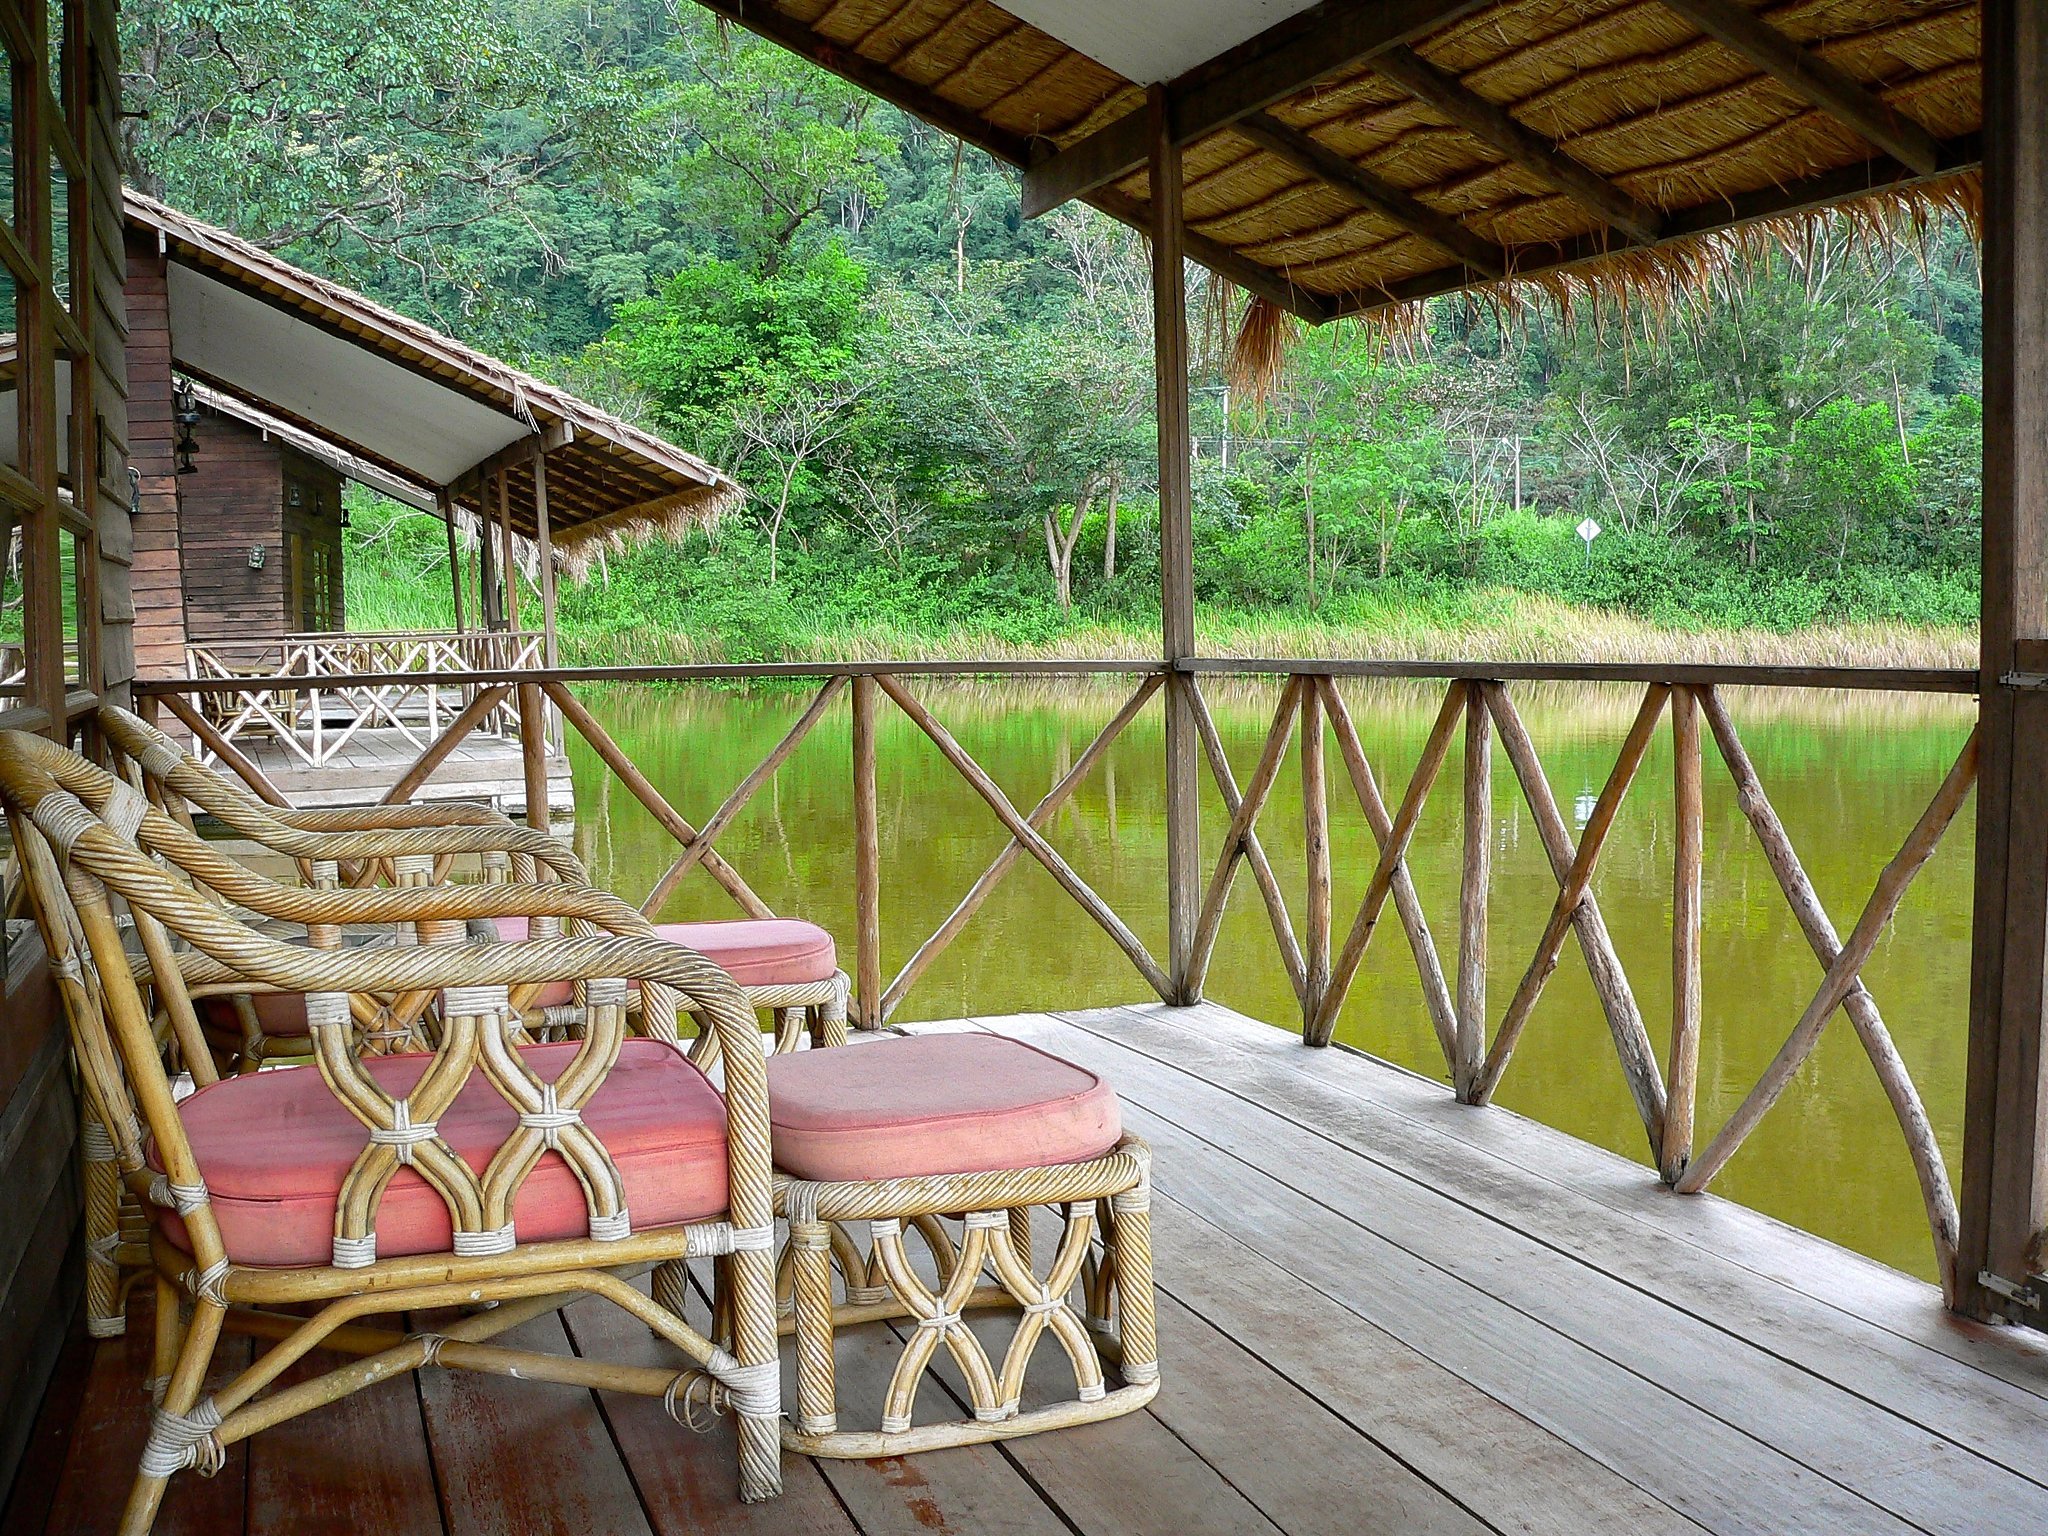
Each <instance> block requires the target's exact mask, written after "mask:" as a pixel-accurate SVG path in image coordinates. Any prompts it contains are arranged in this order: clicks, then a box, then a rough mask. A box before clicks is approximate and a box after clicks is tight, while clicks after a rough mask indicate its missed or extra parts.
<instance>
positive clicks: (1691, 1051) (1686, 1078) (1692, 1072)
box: [1657, 687, 1704, 1184]
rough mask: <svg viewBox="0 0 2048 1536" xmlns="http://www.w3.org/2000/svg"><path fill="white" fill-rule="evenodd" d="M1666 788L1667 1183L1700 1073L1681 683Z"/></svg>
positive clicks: (1695, 842) (1698, 821)
mask: <svg viewBox="0 0 2048 1536" xmlns="http://www.w3.org/2000/svg"><path fill="white" fill-rule="evenodd" d="M1671 792H1672V799H1673V801H1674V802H1675V803H1676V806H1677V810H1678V814H1677V818H1676V820H1677V825H1676V830H1675V832H1674V834H1673V848H1672V854H1671V1052H1670V1055H1669V1056H1668V1057H1667V1058H1666V1064H1665V1068H1664V1075H1665V1083H1664V1088H1665V1097H1664V1133H1663V1138H1662V1143H1661V1145H1660V1147H1659V1149H1658V1157H1657V1163H1658V1168H1659V1170H1660V1171H1661V1172H1662V1174H1663V1176H1664V1182H1665V1183H1666V1184H1676V1183H1677V1182H1678V1177H1679V1175H1680V1174H1682V1173H1684V1172H1685V1165H1686V1163H1687V1162H1688V1161H1690V1160H1691V1158H1692V1130H1693V1105H1694V1103H1695V1101H1696V1098H1697V1095H1698V1088H1699V1075H1700V918H1701V906H1700V859H1701V844H1702V840H1703V836H1704V833H1703V827H1704V817H1703V814H1702V810H1701V785H1700V701H1699V695H1698V694H1696V693H1694V692H1693V690H1692V689H1690V688H1685V687H1679V688H1674V689H1672V690H1671Z"/></svg>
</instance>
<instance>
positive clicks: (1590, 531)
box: [1579, 517, 1600, 571]
mask: <svg viewBox="0 0 2048 1536" xmlns="http://www.w3.org/2000/svg"><path fill="white" fill-rule="evenodd" d="M1579 537H1580V538H1582V539H1584V540H1585V541H1586V569H1587V570H1589V571H1590V570H1591V569H1593V541H1594V540H1595V539H1597V538H1599V537H1600V525H1599V524H1598V523H1596V522H1594V521H1593V519H1591V518H1590V517H1589V518H1586V519H1584V520H1583V521H1582V522H1580V524H1579Z"/></svg>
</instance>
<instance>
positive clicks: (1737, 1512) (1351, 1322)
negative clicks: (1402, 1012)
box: [4, 1004, 2048, 1536]
mask: <svg viewBox="0 0 2048 1536" xmlns="http://www.w3.org/2000/svg"><path fill="white" fill-rule="evenodd" d="M908 1027H909V1028H911V1029H969V1028H980V1029H990V1030H996V1031H999V1032H1002V1033H1005V1034H1010V1035H1014V1036H1017V1037H1019V1038H1021V1039H1025V1040H1028V1041H1031V1042H1033V1043H1036V1044H1041V1045H1045V1046H1047V1047H1049V1048H1052V1049H1054V1050H1057V1051H1059V1052H1061V1053H1062V1054H1065V1055H1067V1056H1070V1057H1072V1058H1073V1059H1075V1060H1077V1061H1081V1062H1083V1063H1086V1064H1087V1065H1089V1066H1091V1067H1094V1068H1096V1069H1098V1070H1100V1071H1103V1072H1104V1073H1105V1074H1106V1075H1108V1076H1110V1077H1111V1078H1112V1080H1113V1081H1114V1082H1115V1083H1116V1084H1117V1085H1118V1087H1119V1089H1120V1090H1121V1092H1122V1094H1123V1098H1124V1103H1125V1107H1126V1115H1127V1120H1128V1123H1129V1124H1131V1125H1132V1126H1133V1127H1134V1128H1135V1129H1137V1130H1138V1131H1139V1132H1141V1133H1142V1134H1143V1135H1144V1136H1145V1137H1146V1138H1148V1139H1149V1140H1150V1141H1151V1143H1152V1145H1153V1147H1154V1150H1155V1153H1156V1157H1157V1163H1156V1168H1155V1176H1156V1181H1157V1187H1156V1191H1155V1196H1154V1203H1153V1234H1154V1243H1155V1246H1156V1249H1157V1258H1158V1275H1159V1285H1160V1291H1161V1296H1160V1330H1159V1331H1160V1342H1161V1348H1162V1352H1163V1358H1164V1378H1163V1380H1164V1383H1165V1390H1164V1391H1163V1392H1162V1393H1161V1395H1160V1397H1159V1398H1158V1400H1157V1401H1156V1402H1155V1403H1154V1404H1153V1405H1152V1407H1151V1408H1150V1409H1149V1410H1146V1411H1144V1412H1141V1413H1138V1414H1135V1415H1132V1416H1130V1417H1127V1418H1124V1419H1119V1420H1115V1421H1112V1422H1109V1423H1105V1424H1097V1425H1091V1426H1087V1427H1083V1428H1079V1429H1074V1430H1069V1431H1065V1432H1062V1433H1058V1434H1053V1435H1043V1436H1037V1437H1034V1438H1031V1439H1026V1440H1021V1441H1015V1442H1011V1443H1010V1444H1008V1445H1006V1446H1001V1447H995V1446H984V1447H978V1448H973V1449H965V1450H949V1451H939V1452H933V1453H928V1454H924V1455H919V1456H916V1457H912V1458H908V1459H902V1460H890V1461H879V1462H827V1461H817V1462H813V1461H805V1460H798V1459H795V1458H790V1459H789V1460H788V1462H787V1465H786V1468H785V1472H786V1477H787V1492H786V1493H785V1494H784V1495H783V1497H782V1498H781V1499H780V1500H778V1501H776V1502H773V1503H769V1504H764V1505H755V1506H742V1505H740V1504H738V1503H737V1502H736V1501H735V1499H734V1496H733V1483H732V1450H731V1446H730V1444H729V1434H728V1432H727V1431H726V1429H725V1426H724V1425H723V1423H722V1422H721V1423H717V1424H714V1425H713V1427H712V1428H711V1429H710V1430H709V1432H707V1433H703V1434H693V1433H691V1432H689V1431H688V1430H686V1429H684V1428H682V1427H680V1426H679V1425H677V1424H676V1423H674V1422H672V1421H671V1420H670V1419H669V1418H668V1417H667V1416H666V1415H665V1414H664V1413H663V1411H662V1408H661V1405H660V1404H659V1403H658V1402H656V1401H654V1400H651V1399H642V1398H621V1397H613V1396H608V1395H603V1394H592V1393H589V1392H586V1391H582V1390H579V1389H574V1388H569V1387H561V1386H542V1385H538V1384H534V1383H528V1382H514V1381H506V1380H500V1379H497V1378H494V1377H488V1376H478V1375H473V1374H468V1373H460V1372H449V1373H440V1372H431V1373H427V1374H425V1375H423V1376H417V1377H415V1376H410V1375H408V1376H406V1377H404V1378H402V1379H400V1380H396V1381H392V1382H388V1383H385V1384H383V1385H381V1386H378V1387H375V1388H371V1389H369V1390H367V1391H365V1392H363V1393H361V1394H359V1395H358V1396H356V1397H354V1398H351V1399H348V1400H347V1401H346V1402H345V1403H342V1404H338V1405H336V1406H335V1407H333V1408H330V1409H328V1410H326V1411H324V1412H322V1413H320V1414H316V1415H313V1416H311V1417H308V1418H304V1419H300V1420H295V1421H293V1422H291V1423H289V1424H286V1425H284V1426H282V1427H280V1428H277V1429H273V1430H270V1431H268V1432H266V1433H264V1434H262V1435H259V1436H257V1437H256V1438H255V1439H254V1440H253V1441H251V1442H248V1443H246V1444H243V1445H237V1446H235V1447H234V1448H233V1451H232V1453H231V1454H230V1456H229V1459H228V1463H227V1466H226V1468H225V1469H224V1470H223V1471H222V1472H221V1473H220V1474H219V1475H218V1476H216V1477H214V1478H212V1479H211V1480H205V1481H202V1480H199V1479H196V1478H183V1479H178V1480H175V1481H174V1482H173V1483H172V1485H171V1490H170V1496H169V1498H168V1500H167V1502H166V1504H165V1506H164V1512H163V1516H162V1518H161V1520H160V1521H159V1523H158V1527H157V1529H158V1530H159V1531H161V1532H165V1533H172V1532H206V1533H209V1536H219V1533H227V1532H240V1531H247V1532H250V1533H252V1536H253V1533H257V1532H261V1533H263V1536H296V1533H301V1532H304V1533H312V1532H324V1531H332V1530H335V1529H338V1528H342V1525H343V1523H344V1522H345V1523H346V1526H347V1527H349V1528H354V1529H358V1530H364V1531H391V1532H407V1533H414V1532H418V1533H426V1532H440V1531H446V1532H449V1533H451V1536H452V1533H457V1532H476V1531H541V1530H561V1531H604V1532H607V1533H634V1532H658V1533H673V1536H681V1533H684V1532H697V1531H707V1530H716V1531H720V1532H734V1533H738V1532H745V1531H762V1532H777V1533H783V1532H798V1531H802V1532H806V1533H833V1536H852V1533H855V1532H860V1533H867V1536H876V1533H883V1532H912V1531H920V1532H921V1531H957V1532H971V1533H975V1536H983V1533H994V1532H1045V1533H1048V1536H1057V1533H1060V1532H1080V1533H1084V1536H1125V1533H1147V1532H1159V1533H1162V1536H1166V1533H1171V1536H1197V1533H1204V1532H1216V1533H1232V1536H1236V1533H1248V1532H1268V1533H1271V1532H1275V1531H1284V1532H1287V1533H1288V1536H1306V1533H1314V1532H1330V1533H1333V1536H1334V1533H1339V1532H1343V1533H1351V1532H1357V1531H1361V1530H1365V1531H1373V1532H1375V1533H1381V1536H1391V1533H1397V1532H1424V1531H1426V1532H1472V1533H1477V1532H1484V1531H1499V1532H1508V1531H1530V1532H1554V1533H1558V1536H1585V1533H1593V1532H1611V1533H1615V1536H1623V1533H1626V1536H1643V1533H1651V1532H1657V1533H1664V1532H1695V1531H1702V1530H1704V1531H1714V1532H1727V1533H1734V1532H1765V1531H1768V1532H1795V1531H1797V1532H1823V1531H1825V1532H1830V1533H1837V1532H1842V1533H1846V1532H1866V1531H1868V1532H1908V1531H1927V1532H1976V1531H1994V1530H1995V1531H2014V1532H2017V1531H2031V1530H2041V1529H2044V1528H2048V1468H2044V1467H2043V1466H2042V1464H2041V1462H2040V1459H2039V1457H2038V1456H2036V1455H2034V1454H2033V1450H2032V1448H2034V1447H2038V1446H2039V1445H2040V1444H2041V1436H2042V1435H2043V1434H2044V1433H2048V1346H2044V1344H2043V1342H2042V1341H2041V1339H2040V1338H2039V1337H2038V1336H2037V1335H2032V1334H2030V1333H2029V1332H2028V1331H2026V1330H2021V1329H1998V1330H1994V1329H1990V1328H1985V1327H1980V1326H1976V1325H1972V1324H1965V1323H1962V1322H1958V1321H1956V1320H1954V1319H1953V1318H1952V1317H1949V1316H1947V1315H1945V1314H1944V1313H1943V1312H1942V1310H1941V1307H1940V1298H1939V1296H1938V1295H1937V1294H1936V1292H1935V1291H1934V1289H1933V1287H1931V1286H1929V1285H1926V1284H1924V1283H1922V1282H1920V1281H1917V1280H1914V1279H1912V1278H1910V1277H1908V1276H1905V1275H1903V1274H1900V1273H1898V1272H1897V1271H1894V1270H1890V1269H1887V1268H1885V1267H1883V1266H1881V1265H1879V1264H1876V1263H1874V1262H1872V1261H1870V1260H1868V1259H1865V1258H1862V1257H1860V1256H1858V1255H1856V1254H1853V1253H1850V1252H1848V1251H1846V1250H1844V1249H1841V1248H1837V1247H1835V1246H1833V1245H1832V1244H1829V1243H1827V1242H1824V1241H1822V1240H1821V1239H1819V1238H1816V1237H1813V1236H1810V1235H1808V1234H1806V1233H1803V1232H1800V1231H1797V1230H1795V1229H1793V1228H1790V1227H1787V1226H1784V1225H1782V1224H1780V1223H1778V1222H1776V1221H1773V1220H1770V1219H1769V1218H1766V1217H1763V1216H1759V1215H1757V1214H1755V1213H1754V1212H1751V1211H1749V1210H1746V1209H1744V1208H1742V1207H1740V1206H1737V1205H1734V1204H1731V1203H1729V1202H1726V1201H1724V1200H1721V1199H1719V1198H1717V1197H1715V1196H1712V1195H1707V1196H1701V1197H1697V1198H1680V1197H1676V1196H1673V1195H1672V1194H1670V1193H1669V1192H1668V1191H1666V1190H1663V1189H1660V1188H1659V1187H1658V1186H1657V1184H1656V1180H1655V1178H1654V1176H1653V1175H1652V1174H1651V1173H1650V1172H1649V1171H1648V1170H1647V1169H1645V1168H1643V1167H1642V1166H1640V1165H1638V1164H1634V1163H1631V1162H1629V1161H1627V1160H1626V1159H1623V1158H1619V1157H1616V1156H1614V1155H1612V1154H1609V1153H1606V1152H1602V1151H1599V1150H1596V1149H1594V1148H1592V1147H1590V1146H1588V1145H1586V1144H1585V1143H1583V1142H1580V1141H1577V1140H1574V1139H1573V1138H1571V1137H1569V1136H1566V1135H1563V1134H1561V1133H1559V1132H1556V1131H1553V1130H1549V1129H1546V1128H1545V1127H1543V1126H1540V1125H1538V1124H1536V1123H1534V1122H1532V1121H1529V1120H1526V1119H1524V1118H1522V1117H1520V1116H1518V1115H1515V1114H1512V1113H1509V1112H1507V1111H1505V1110H1501V1109H1499V1108H1492V1109H1487V1110H1475V1109H1473V1108H1470V1107H1467V1106H1463V1105H1460V1104H1458V1103H1456V1102H1454V1101H1453V1100H1452V1099H1451V1098H1450V1096H1449V1095H1448V1094H1446V1093H1445V1091H1444V1089H1443V1087H1442V1085H1441V1084H1436V1083H1431V1082H1428V1081H1426V1080H1424V1079H1422V1078H1420V1077H1417V1076H1414V1075H1412V1074H1410V1073H1408V1072H1405V1071H1402V1070H1400V1069H1398V1068H1395V1067H1391V1066H1388V1065H1386V1064H1385V1063H1383V1062H1380V1061H1377V1060H1374V1059H1372V1058H1369V1057H1365V1056H1362V1055H1358V1054H1356V1053H1353V1052H1349V1051H1346V1050H1343V1049H1334V1050H1324V1051H1310V1050H1307V1049H1304V1048H1303V1047H1302V1046H1301V1045H1300V1043H1299V1041H1298V1039H1297V1038H1296V1037H1295V1036H1293V1035H1292V1034H1291V1033H1290V1032H1287V1031H1283V1030H1281V1029H1278V1028H1273V1027H1270V1026H1268V1025H1265V1024H1261V1023H1258V1022H1256V1021H1254V1020H1251V1019H1248V1018H1246V1017H1244V1016H1243V1015H1241V1014H1236V1013H1232V1012H1231V1011H1229V1010H1227V1009H1224V1008H1221V1007H1219V1006H1217V1005H1214V1004H1202V1005H1199V1006H1198V1007H1196V1008H1194V1009H1178V1010H1170V1011H1169V1010H1166V1009H1164V1008H1161V1007H1157V1006H1152V1005H1147V1006H1143V1007H1131V1008H1121V1009H1109V1010H1099V1011H1093V1012H1081V1013H1037V1014H1025V1015H1019V1016H1013V1017H1007V1018H996V1019H974V1020H958V1021H953V1022H951V1023H946V1024H927V1025H912V1026H908ZM135 1305H136V1306H137V1308H138V1309H141V1308H146V1307H147V1305H148V1303H147V1302H146V1301H138V1302H137V1303H136V1304H135ZM136 1321H137V1322H140V1321H142V1319H141V1318H140V1317H139V1316H138V1317H137V1319H136ZM984 1326H1000V1325H998V1324H994V1323H991V1324H988V1325H984ZM532 1332H533V1333H534V1335H535V1336H536V1339H535V1342H537V1343H539V1344H541V1345H542V1346H543V1347H547V1348H552V1349H561V1348H565V1347H566V1348H577V1349H584V1350H588V1349H593V1348H602V1349H603V1350H604V1351H605V1352H607V1353H609V1354H611V1355H613V1356H614V1357H626V1356H630V1355H632V1354H633V1353H634V1352H639V1353H644V1355H645V1357H646V1359H647V1360H648V1361H649V1362H650V1363H652V1362H656V1361H658V1360H660V1359H661V1358H662V1350H661V1346H659V1345H658V1344H657V1343H656V1342H655V1341H654V1340H653V1339H652V1338H651V1336H649V1335H647V1334H646V1333H645V1332H644V1330H639V1329H638V1326H637V1325H636V1324H634V1323H633V1322H631V1321H630V1320H629V1319H627V1318H626V1317H625V1316H624V1314H622V1313H620V1312H618V1311H616V1310H615V1309H612V1308H609V1307H606V1306H604V1305H603V1304H602V1303H596V1302H583V1303H579V1304H577V1305H574V1306H571V1307H569V1308H568V1309H566V1310H565V1311H564V1312H562V1313H561V1314H559V1315H558V1316H556V1317H551V1318H548V1319H546V1320H544V1321H542V1322H540V1323H538V1324H535V1325H532ZM148 1336H149V1333H148V1329H147V1328H146V1327H144V1326H135V1325H134V1324H131V1326H130V1329H129V1333H128V1337H127V1338H126V1339H124V1340H114V1341H111V1342H108V1343H105V1344H102V1345H99V1346H97V1348H96V1349H95V1348H94V1347H92V1346H89V1345H88V1344H87V1343H86V1342H85V1340H84V1339H83V1337H82V1336H81V1337H80V1338H78V1339H76V1340H75V1341H74V1342H73V1344H72V1345H71V1346H70V1347H69V1349H68V1351H67V1356H66V1361H65V1363H64V1365H63V1367H62V1368H61V1370H60V1375H59V1379H58V1382H57V1385H56V1388H55V1390H54V1391H53V1392H52V1394H51V1396H50V1398H49V1401H48V1403H47V1404H46V1406H45V1408H44V1412H43V1416H42V1419H41V1421H40V1422H39V1424H38V1426H37V1428H36V1432H35V1436H34V1440H33V1448H32V1451H31V1454H30V1460H29V1462H28V1463H27V1464H26V1466H25V1467H24V1470H23V1475H22V1476H21V1478H20V1480H19V1483H18V1486H17V1488H16V1492H15V1495H14V1499H13V1502H12V1504H11V1505H10V1506H9V1509H8V1511H7V1515H6V1518H5V1522H4V1524H5V1528H6V1529H7V1530H8V1531H10V1532H15V1531H20V1532H36V1531H46V1532H49V1533H52V1536H56V1533H64V1532H73V1531H88V1530H98V1529H104V1528H107V1527H108V1526H109V1525H110V1524H111V1522H112V1519H113V1517H114V1514H115V1513H116V1511H117V1509H118V1504H119V1501H120V1499H121V1498H123V1497H124V1496H125V1494H126V1491H127V1482H126V1478H125V1476H109V1475H107V1469H108V1468H110V1467H123V1468H125V1466H126V1465H128V1463H129V1462H130V1461H131V1460H132V1458H133V1456H134V1454H135V1450H136V1446H137V1445H138V1444H139V1437H140V1435H141V1433H142V1430H143V1428H144V1416H143V1415H142V1413H140V1412H139V1411H138V1407H137V1405H138V1404H139V1403H140V1402H141V1401H142V1400H143V1399H142V1394H141V1391H140V1379H141V1377H142V1376H143V1374H145V1372H146V1370H147V1354H148V1344H147V1340H148ZM898 1343H899V1341H898V1340H897V1339H896V1338H895V1337H894V1336H893V1335H892V1334H891V1332H890V1331H889V1329H888V1327H886V1326H884V1325H871V1326H870V1327H869V1328H868V1329H866V1330H865V1331H857V1332H855V1333H853V1334H851V1335H849V1337H848V1339H847V1341H846V1342H844V1343H842V1346H841V1351H840V1377H841V1380H842V1382H843V1383H845V1385H846V1386H847V1388H848V1389H849V1391H850V1393H858V1394H860V1395H861V1396H862V1397H864V1398H872V1397H873V1396H874V1395H875V1393H878V1392H879V1389H880V1386H881V1384H882V1382H883V1381H885V1380H886V1378H887V1373H888V1371H889V1369H890V1367H891V1364H892V1362H893V1360H894V1357H895V1354H896V1351H897V1347H898ZM229 1358H230V1359H231V1360H232V1359H233V1356H232V1355H230V1356H229ZM1048 1366H1056V1362H1051V1361H1048ZM1044 1375H1045V1378H1046V1380H1048V1381H1050V1382H1052V1383H1053V1384H1054V1386H1055V1388H1056V1387H1057V1377H1058V1372H1057V1370H1056V1369H1047V1370H1045V1372H1044ZM866 1387H872V1388H874V1389H875V1393H868V1392H863V1390H862V1389H863V1388H866ZM920 1406H921V1408H922V1409H923V1410H924V1411H926V1412H930V1413H933V1414H936V1413H937V1412H939V1411H940V1405H939V1404H938V1403H937V1402H936V1401H935V1399H934V1388H933V1387H932V1386H931V1385H930V1384H927V1386H926V1388H925V1397H924V1399H923V1400H922V1402H921V1405H920ZM945 1411H948V1412H957V1411H958V1410H957V1407H955V1406H954V1405H951V1404H948V1405H945Z"/></svg>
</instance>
